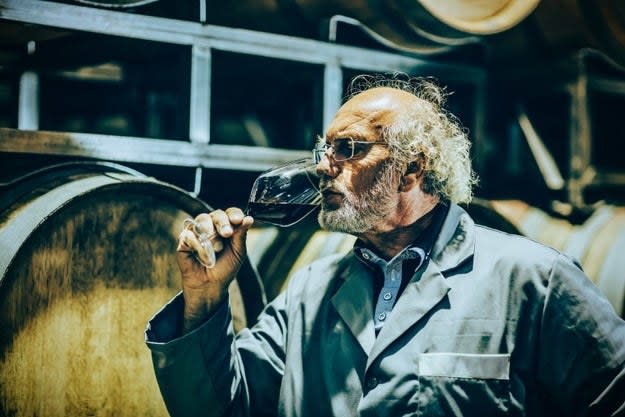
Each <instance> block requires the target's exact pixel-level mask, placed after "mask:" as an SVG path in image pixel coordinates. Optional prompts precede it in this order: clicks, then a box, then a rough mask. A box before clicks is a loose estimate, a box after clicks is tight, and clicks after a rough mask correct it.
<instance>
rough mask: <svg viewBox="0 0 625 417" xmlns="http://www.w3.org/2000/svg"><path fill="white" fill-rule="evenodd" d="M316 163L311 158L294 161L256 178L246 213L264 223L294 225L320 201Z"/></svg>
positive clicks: (284, 225)
mask: <svg viewBox="0 0 625 417" xmlns="http://www.w3.org/2000/svg"><path fill="white" fill-rule="evenodd" d="M316 166H317V164H316V163H315V162H314V161H313V159H311V158H306V159H299V160H296V161H291V162H288V163H286V164H283V165H280V166H278V167H275V168H272V169H270V170H269V171H266V172H264V173H263V174H261V175H260V176H258V178H257V179H256V180H255V181H254V185H253V186H252V190H251V192H250V196H249V200H248V205H247V211H246V214H247V215H249V216H252V217H254V218H255V219H256V220H259V221H261V222H264V223H270V224H273V225H276V226H280V227H287V226H292V225H294V224H296V223H298V222H300V221H301V220H303V219H304V218H306V217H307V216H308V215H309V214H311V213H312V212H314V211H315V210H316V209H317V208H318V207H319V205H320V204H321V193H320V192H319V176H318V175H317V173H316Z"/></svg>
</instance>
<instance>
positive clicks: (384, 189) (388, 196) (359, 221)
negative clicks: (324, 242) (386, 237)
mask: <svg viewBox="0 0 625 417" xmlns="http://www.w3.org/2000/svg"><path fill="white" fill-rule="evenodd" d="M398 178H399V172H398V170H397V169H396V168H395V167H394V166H393V164H389V163H386V164H384V165H383V166H382V168H381V169H380V172H379V174H378V175H377V176H376V177H375V179H374V182H373V184H372V185H371V188H370V189H369V192H368V193H366V194H364V195H356V194H354V193H352V192H351V191H350V190H348V189H347V188H346V187H345V186H344V185H343V184H340V183H338V182H334V181H333V180H331V179H330V180H327V179H324V178H322V180H321V189H323V188H325V187H332V188H333V189H335V190H336V191H338V192H340V193H341V194H342V195H343V202H342V204H341V206H340V207H338V208H336V209H333V208H330V207H328V206H327V205H326V204H325V203H322V204H321V212H320V213H319V218H318V220H319V224H320V225H321V227H322V228H324V229H326V230H330V231H333V232H344V233H350V234H359V233H364V232H368V231H370V230H372V229H373V228H374V227H375V226H376V225H378V224H380V222H381V221H382V220H383V219H385V218H386V217H387V216H388V215H389V214H390V213H391V211H392V210H393V209H394V208H395V206H396V201H395V200H394V199H393V196H394V195H395V193H396V192H397V188H398V186H399V179H398Z"/></svg>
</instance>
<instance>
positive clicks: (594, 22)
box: [486, 0, 625, 66]
mask: <svg viewBox="0 0 625 417" xmlns="http://www.w3.org/2000/svg"><path fill="white" fill-rule="evenodd" d="M486 41H487V42H486V43H487V44H488V45H489V46H490V47H491V48H490V50H491V54H490V57H491V58H490V59H491V60H492V61H493V62H496V63H499V64H502V65H506V64H509V63H517V65H521V66H525V65H531V64H535V63H536V61H557V60H562V59H566V58H569V57H571V56H572V55H573V54H575V53H576V52H577V51H579V50H581V49H584V48H588V49H594V50H597V51H599V52H601V53H602V54H604V55H605V56H607V57H608V58H609V59H611V60H613V61H614V62H616V63H617V64H619V65H620V66H625V3H623V2H622V1H614V0H541V1H540V3H539V5H538V7H536V9H535V10H534V12H533V13H532V14H531V15H529V17H528V18H527V19H525V20H524V21H522V22H521V23H520V24H519V25H517V26H515V27H514V28H512V29H511V30H508V31H504V32H501V33H500V34H497V35H496V36H492V37H489V38H488V39H486Z"/></svg>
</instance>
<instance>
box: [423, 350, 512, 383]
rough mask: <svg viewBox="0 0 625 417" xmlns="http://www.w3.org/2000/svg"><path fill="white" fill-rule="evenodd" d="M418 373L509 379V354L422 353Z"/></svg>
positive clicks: (451, 376) (453, 376)
mask: <svg viewBox="0 0 625 417" xmlns="http://www.w3.org/2000/svg"><path fill="white" fill-rule="evenodd" d="M419 374H420V375H422V376H442V377H450V378H478V379H506V380H507V379H509V378H510V354H508V353H501V354H473V353H446V352H436V353H422V354H421V355H420V356H419Z"/></svg>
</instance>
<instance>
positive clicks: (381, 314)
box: [378, 312, 386, 321]
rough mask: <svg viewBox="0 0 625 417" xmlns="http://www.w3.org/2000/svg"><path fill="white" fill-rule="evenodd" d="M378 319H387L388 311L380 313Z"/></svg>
mask: <svg viewBox="0 0 625 417" xmlns="http://www.w3.org/2000/svg"><path fill="white" fill-rule="evenodd" d="M378 320H380V321H384V320H386V313H384V312H382V313H380V314H378Z"/></svg>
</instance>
